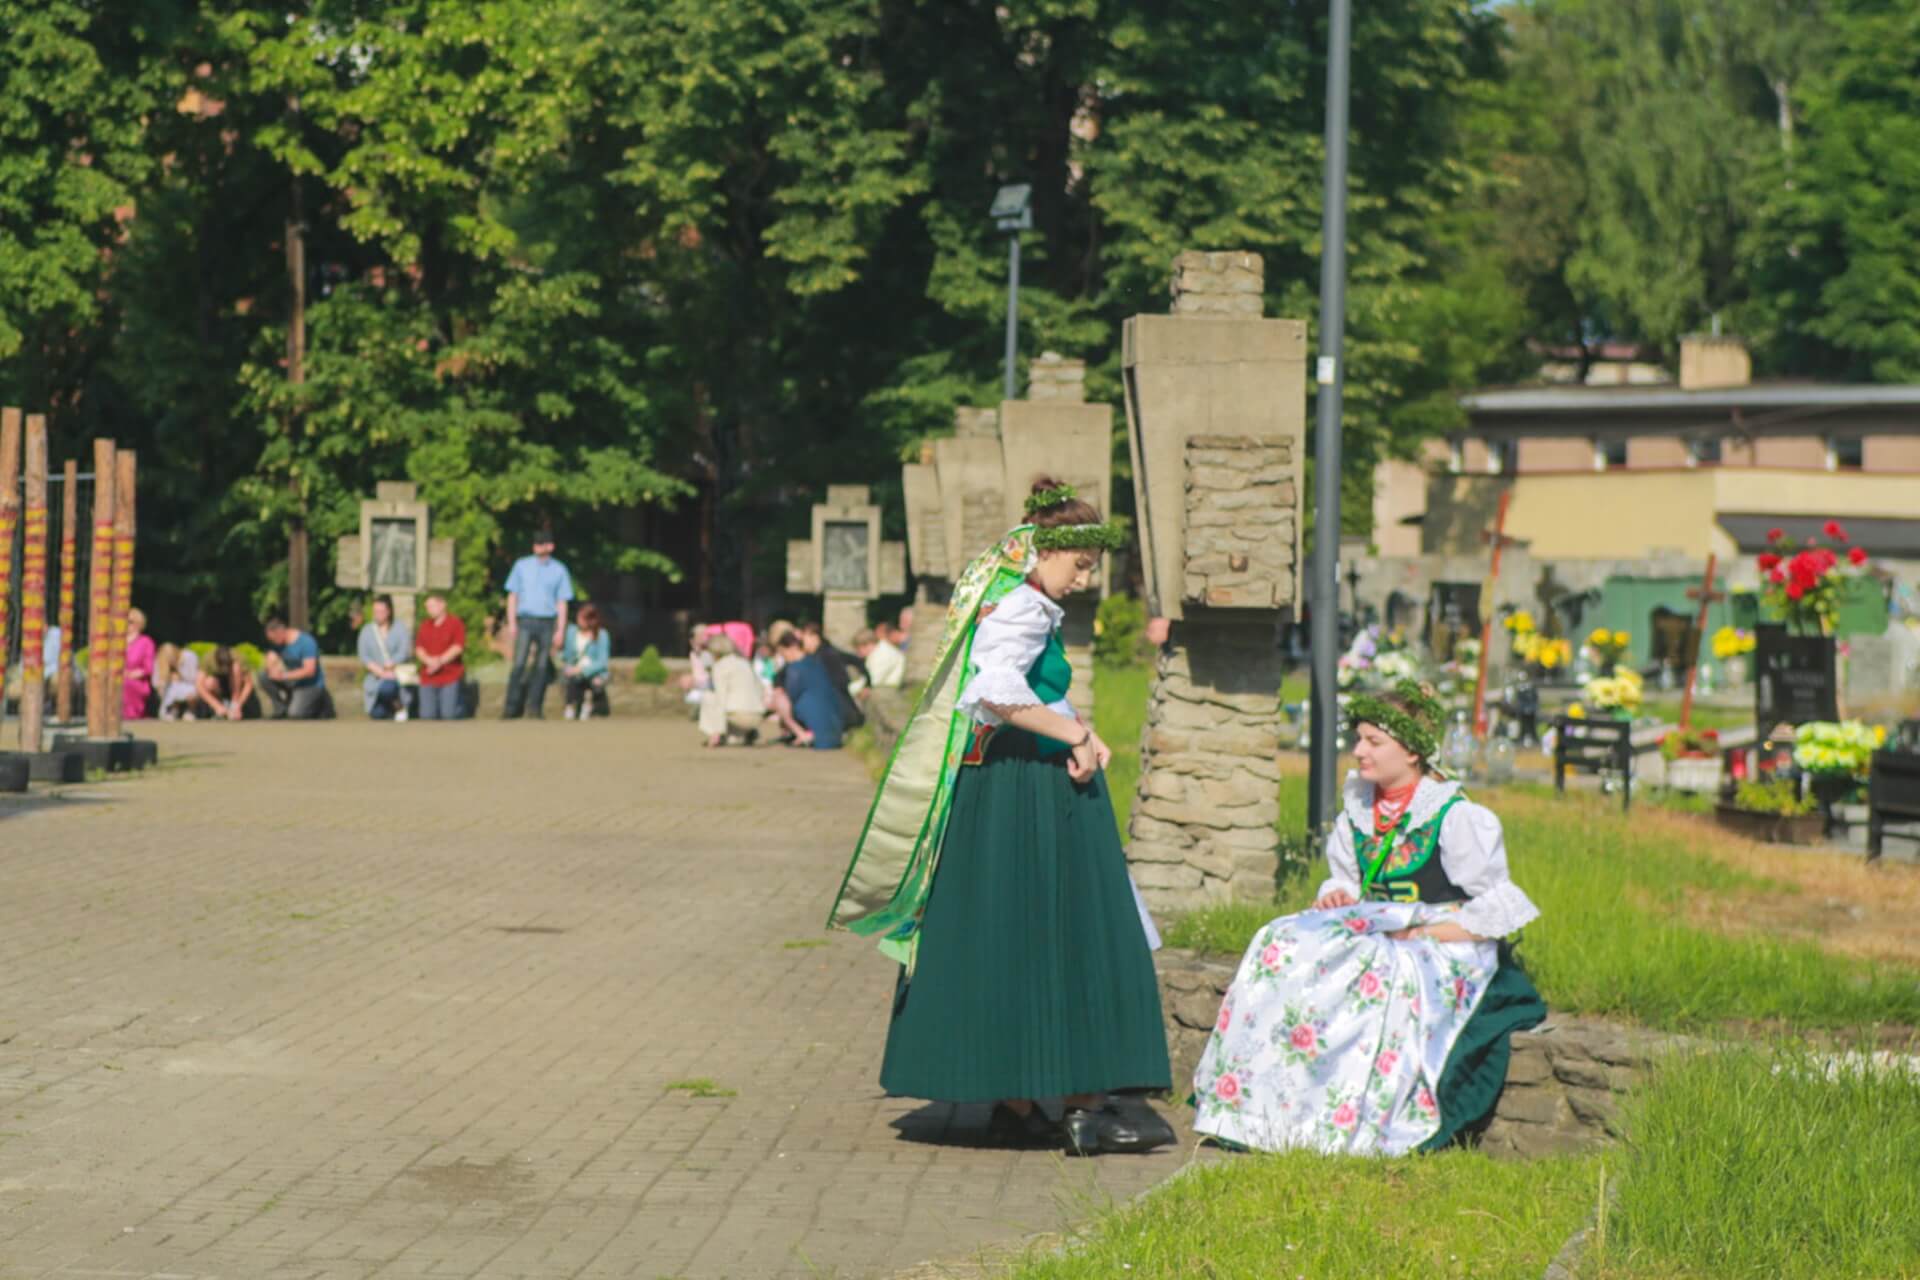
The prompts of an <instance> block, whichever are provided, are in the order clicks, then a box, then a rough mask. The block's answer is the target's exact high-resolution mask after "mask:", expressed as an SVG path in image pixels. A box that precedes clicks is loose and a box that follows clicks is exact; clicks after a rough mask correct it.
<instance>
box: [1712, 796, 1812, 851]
mask: <svg viewBox="0 0 1920 1280" xmlns="http://www.w3.org/2000/svg"><path fill="white" fill-rule="evenodd" d="M1713 817H1714V821H1716V822H1718V823H1719V824H1720V826H1721V827H1723V828H1725V829H1726V830H1728V831H1731V832H1733V833H1734V834H1736V835H1742V836H1745V837H1746V838H1747V839H1749V840H1758V841H1760V842H1761V843H1763V844H1818V843H1820V838H1821V836H1822V835H1823V834H1824V832H1825V829H1826V818H1825V817H1824V816H1823V815H1821V814H1818V813H1799V814H1794V815H1793V816H1791V817H1787V816H1785V815H1782V814H1778V813H1755V812H1754V811H1752V810H1751V809H1740V808H1736V807H1735V806H1733V805H1730V804H1720V805H1715V806H1714V810H1713Z"/></svg>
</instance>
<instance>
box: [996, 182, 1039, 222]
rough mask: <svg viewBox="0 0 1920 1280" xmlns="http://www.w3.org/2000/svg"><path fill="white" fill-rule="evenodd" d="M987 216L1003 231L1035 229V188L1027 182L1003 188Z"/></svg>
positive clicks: (998, 192)
mask: <svg viewBox="0 0 1920 1280" xmlns="http://www.w3.org/2000/svg"><path fill="white" fill-rule="evenodd" d="M987 216H988V217H990V218H992V219H993V225H994V226H995V227H996V228H998V229H999V230H1001V231H1009V232H1011V231H1027V230H1030V229H1031V228H1032V227H1033V187H1032V186H1031V185H1030V184H1028V183H1025V182H1021V183H1016V184H1014V185H1013V186H1007V187H1002V188H1000V190H998V191H996V192H995V193H994V196H993V208H992V209H990V210H988V213H987Z"/></svg>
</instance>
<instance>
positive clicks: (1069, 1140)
mask: <svg viewBox="0 0 1920 1280" xmlns="http://www.w3.org/2000/svg"><path fill="white" fill-rule="evenodd" d="M1150 1118H1151V1121H1152V1123H1151V1124H1143V1123H1142V1122H1141V1121H1140V1120H1138V1119H1136V1118H1134V1117H1133V1116H1131V1115H1129V1114H1127V1113H1126V1112H1125V1111H1122V1110H1121V1109H1120V1108H1119V1107H1118V1106H1116V1105H1115V1104H1114V1102H1113V1100H1112V1099H1108V1100H1107V1101H1105V1102H1103V1103H1102V1104H1101V1105H1100V1106H1098V1107H1093V1108H1087V1107H1068V1108H1067V1114H1066V1115H1065V1116H1064V1117H1063V1118H1062V1119H1061V1121H1060V1131H1061V1137H1062V1139H1063V1143H1062V1145H1063V1147H1064V1148H1065V1150H1066V1153H1067V1154H1068V1155H1070V1156H1095V1155H1131V1154H1137V1153H1139V1152H1142V1151H1151V1150H1153V1149H1154V1148H1155V1147H1159V1146H1164V1145H1166V1144H1167V1143H1168V1142H1171V1141H1173V1130H1172V1129H1171V1128H1170V1127H1168V1125H1167V1123H1166V1121H1164V1120H1162V1119H1160V1117H1159V1116H1158V1115H1150Z"/></svg>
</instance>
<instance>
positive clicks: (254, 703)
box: [194, 644, 260, 720]
mask: <svg viewBox="0 0 1920 1280" xmlns="http://www.w3.org/2000/svg"><path fill="white" fill-rule="evenodd" d="M199 685H200V688H199V699H198V701H197V702H196V703H195V705H194V709H195V710H196V711H202V710H204V711H205V713H206V714H207V715H209V716H211V717H212V718H214V719H215V720H258V719H259V718H260V699H259V698H258V697H257V696H256V695H255V689H254V681H253V672H252V671H251V670H250V669H249V668H248V667H247V664H246V663H244V662H242V661H240V660H239V659H238V658H236V657H234V656H233V650H232V649H230V648H228V647H227V646H226V645H224V644H223V645H221V646H220V647H219V648H217V649H215V650H214V651H213V656H212V657H211V658H209V659H208V660H207V669H206V670H205V671H202V672H201V673H200V680H199Z"/></svg>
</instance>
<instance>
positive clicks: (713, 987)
mask: <svg viewBox="0 0 1920 1280" xmlns="http://www.w3.org/2000/svg"><path fill="white" fill-rule="evenodd" d="M148 736H152V737H154V738H156V739H158V740H159V742H160V749H161V760H162V762H163V763H162V765H161V767H160V769H159V770H157V771H150V772H148V773H146V774H144V775H140V776H137V777H129V778H126V779H115V780H112V781H108V782H103V783H97V784H93V785H90V786H86V787H82V788H72V789H70V790H69V791H68V792H67V793H65V794H64V795H63V796H61V797H58V798H56V799H52V800H47V799H44V798H36V800H35V801H34V802H33V803H31V804H24V805H18V806H10V807H7V808H4V809H0V815H4V816H3V817H0V850H3V851H4V856H5V860H6V871H7V892H6V893H5V894H4V895H0V1042H5V1047H4V1050H0V1108H4V1112H3V1113H0V1274H4V1275H6V1276H7V1277H9V1278H10V1280H11V1277H14V1276H16V1275H17V1276H21V1277H28V1276H33V1277H38V1276H82V1275H87V1276H127V1277H146V1276H153V1275H167V1276H173V1277H178V1278H179V1280H213V1278H214V1277H226V1278H232V1277H256V1276H261V1277H266V1276H271V1277H282V1276H286V1277H293V1276H300V1277H315V1278H317V1280H361V1278H363V1277H369V1276H373V1275H376V1274H377V1275H379V1276H381V1277H383V1278H384V1277H392V1276H421V1277H424V1276H435V1277H439V1276H450V1277H462V1276H473V1277H479V1276H485V1277H490V1278H492V1277H499V1278H503V1280H504V1278H506V1277H515V1276H529V1277H540V1278H541V1280H556V1278H557V1277H571V1276H581V1277H586V1276H594V1277H599V1276H609V1277H611V1276H621V1277H627V1276H684V1277H688V1278H690V1280H691V1278H695V1277H719V1276H733V1277H753V1278H756V1280H757V1278H759V1277H783V1276H816V1275H825V1274H830V1275H837V1276H841V1277H849V1278H853V1277H861V1276H879V1275H891V1274H893V1273H895V1272H897V1271H899V1270H901V1269H903V1268H906V1267H908V1266H911V1265H915V1264H919V1263H922V1262H925V1261H927V1260H931V1259H947V1258H955V1259H964V1258H967V1257H971V1256H973V1255H975V1254H976V1253H977V1252H978V1251H979V1250H981V1249H991V1248H1002V1247H1005V1246H1007V1245H1010V1244H1016V1243H1017V1242H1018V1241H1020V1240H1021V1239H1022V1238H1023V1237H1024V1236H1026V1235H1027V1234H1029V1233H1032V1232H1038V1231H1055V1230H1059V1229H1060V1228H1061V1227H1062V1226H1064V1225H1066V1223H1067V1222H1068V1221H1069V1220H1070V1218H1071V1217H1072V1216H1073V1215H1075V1214H1077V1213H1079V1212H1081V1211H1083V1207H1084V1206H1086V1205H1088V1204H1098V1203H1103V1202H1106V1201H1109V1200H1124V1199H1126V1198H1129V1197H1131V1196H1133V1195H1136V1194H1138V1193H1139V1192H1141V1191H1143V1190H1145V1189H1146V1188H1147V1187H1149V1186H1151V1185H1152V1184H1154V1183H1156V1182H1158V1181H1159V1180H1161V1179H1163V1178H1165V1177H1166V1176H1167V1175H1169V1174H1170V1173H1172V1172H1173V1171H1174V1170H1175V1169H1176V1168H1177V1167H1178V1166H1179V1165H1180V1163H1181V1162H1182V1161H1183V1160H1184V1159H1185V1153H1184V1151H1183V1150H1181V1149H1178V1148H1176V1149H1170V1150H1166V1151H1162V1152H1159V1153H1155V1154H1153V1155H1150V1156H1144V1157H1132V1158H1124V1159H1121V1158H1114V1159H1107V1160H1098V1161H1063V1160H1060V1159H1059V1158H1058V1157H1057V1156H1056V1155H1054V1154H1052V1153H1048V1152H1008V1151H1002V1150H997V1149H993V1148H990V1147H986V1146H984V1145H982V1146H975V1145H972V1143H974V1142H976V1141H979V1138H978V1135H977V1130H976V1129H975V1128H974V1126H977V1125H980V1124H983V1123H984V1119H985V1109H984V1108H961V1109H960V1112H961V1114H960V1116H959V1118H958V1122H956V1120H955V1116H954V1114H953V1109H952V1108H941V1107H928V1106H927V1105H926V1104H923V1103H920V1102H915V1101H910V1100H905V1099H889V1098H886V1097H884V1096H882V1095H881V1093H880V1091H879V1088H878V1084H877V1075H878V1069H879V1062H880V1050H881V1045H882V1043H883V1040H884V1037H885V1032H886V1013H887V1005H888V996H889V993H890V991H891V988H892V983H893V973H892V970H891V969H890V967H889V966H888V965H887V964H886V963H885V962H884V961H883V960H882V959H881V958H880V957H879V956H878V955H877V954H876V953H875V952H874V951H873V949H872V947H871V946H869V945H868V944H866V943H865V942H864V941H862V940H860V939H855V938H852V937H849V936H847V935H844V934H841V935H834V936H832V937H831V938H830V939H829V938H828V936H827V935H825V934H824V933H823V932H822V930H821V922H822V921H823V920H824V919H825V916H826V913H827V907H828V902H829V898H830V895H831V894H832V892H833V889H834V887H835V886H836V885H837V884H838V882H839V877H840V874H841V872H842V871H843V870H844V866H845V860H846V856H847V853H848V850H849V849H850V848H851V844H852V841H853V839H854V837H855V835H856V833H857V832H858V830H859V826H860V822H861V820H862V818H863V817H864V816H865V813H866V807H867V802H868V800H869V798H870V793H869V784H868V782H867V779H866V777H865V775H864V773H863V772H862V771H861V769H860V767H859V765H858V763H857V762H856V761H854V760H853V759H852V758H850V757H847V756H833V755H826V754H822V753H814V752H806V751H789V750H783V749H775V748H765V749H759V750H730V751H724V752H705V751H702V750H700V749H699V747H698V746H697V734H696V732H695V730H694V728H693V726H692V725H691V724H690V723H687V722H685V721H683V720H679V719H637V718H622V717H618V716H616V717H615V718H613V719H611V720H604V721H594V722H591V723H588V724H568V723H566V722H564V721H557V720H556V721H548V722H546V723H527V722H522V723H516V724H501V723H498V722H488V721H474V722H467V723H456V724H431V723H429V724H421V723H409V724H404V725H395V724H374V723H368V722H365V721H353V720H341V721H335V722H331V723H323V724H305V725H288V724H272V723H255V724H245V725H225V724H220V725H215V724H184V725H160V726H156V727H155V728H154V729H153V730H152V731H151V733H150V734H149V735H148ZM823 940H824V941H825V942H826V945H824V946H806V947H788V946H787V945H786V944H788V943H792V942H809V943H812V942H819V941H823ZM700 1078H708V1079H711V1080H713V1081H714V1082H715V1083H716V1084H717V1085H718V1086H720V1087H721V1088H723V1089H730V1090H733V1091H734V1094H733V1096H730V1097H715V1098H698V1097H693V1096H690V1095H689V1094H688V1093H687V1092H686V1091H672V1090H669V1089H668V1086H669V1085H670V1084H673V1083H675V1082H679V1081H687V1080H695V1079H700ZM922 1131H927V1132H931V1133H932V1134H933V1135H934V1140H932V1141H916V1140H914V1139H913V1137H912V1136H911V1135H913V1134H915V1133H919V1132H922Z"/></svg>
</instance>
